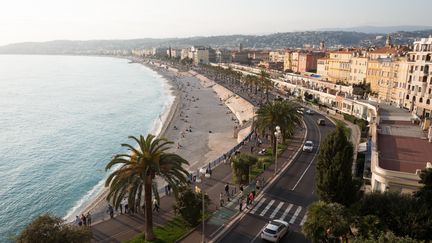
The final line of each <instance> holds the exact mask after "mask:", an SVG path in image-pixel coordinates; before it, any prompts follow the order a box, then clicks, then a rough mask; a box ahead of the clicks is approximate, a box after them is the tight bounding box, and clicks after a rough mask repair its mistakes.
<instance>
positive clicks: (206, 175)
mask: <svg viewBox="0 0 432 243" xmlns="http://www.w3.org/2000/svg"><path fill="white" fill-rule="evenodd" d="M198 172H199V176H198V178H197V180H196V182H197V183H200V182H201V195H202V199H201V200H202V201H201V204H202V219H201V221H202V236H201V242H202V243H204V242H205V221H204V212H205V202H204V200H205V198H204V178H210V174H209V173H207V171H205V169H201V170H199V171H198Z"/></svg>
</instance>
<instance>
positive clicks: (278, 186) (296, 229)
mask: <svg viewBox="0 0 432 243" xmlns="http://www.w3.org/2000/svg"><path fill="white" fill-rule="evenodd" d="M304 118H305V119H304V120H305V123H306V126H307V129H308V133H307V139H306V140H311V141H312V142H313V143H314V150H313V151H312V152H301V153H300V154H299V156H298V158H297V159H296V160H295V161H293V162H292V164H291V165H290V166H289V167H288V169H287V170H286V171H285V172H283V174H282V175H281V176H280V177H279V178H278V179H277V180H276V181H275V183H274V184H273V185H272V186H271V187H270V188H269V190H267V192H266V193H264V195H263V197H262V198H261V200H259V201H257V202H255V207H254V208H253V209H252V210H251V211H250V212H248V214H247V215H246V216H245V217H244V218H242V219H241V220H240V221H239V222H238V223H237V224H236V225H235V226H234V228H233V229H232V230H231V231H230V232H229V233H228V234H227V235H226V236H225V237H223V238H222V239H221V240H220V241H219V242H235V243H243V242H248V243H249V242H262V241H263V240H261V238H260V232H261V229H262V228H263V227H264V225H265V224H266V223H267V222H268V221H269V220H270V219H283V220H285V221H287V222H289V223H290V224H291V225H290V227H291V230H290V232H289V233H288V234H287V235H285V237H283V238H282V239H281V241H280V242H309V241H308V240H307V239H305V237H304V236H303V234H302V233H301V225H303V222H304V220H305V214H306V210H307V206H308V205H309V204H311V203H312V202H314V201H316V200H317V196H316V195H315V193H314V192H315V191H314V190H315V164H316V159H317V156H318V151H319V144H320V142H321V140H322V139H324V138H325V136H326V135H327V134H328V133H329V132H331V130H332V129H334V128H335V126H334V125H333V123H331V122H330V120H328V119H326V118H325V117H324V116H322V115H320V114H316V113H315V114H314V115H306V114H305V115H304ZM319 118H323V119H325V120H326V126H318V125H317V120H318V119H319Z"/></svg>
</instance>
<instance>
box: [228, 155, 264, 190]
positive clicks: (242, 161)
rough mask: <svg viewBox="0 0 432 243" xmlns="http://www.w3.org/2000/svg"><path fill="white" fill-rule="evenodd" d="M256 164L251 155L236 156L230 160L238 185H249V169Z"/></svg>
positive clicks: (254, 157) (254, 158)
mask: <svg viewBox="0 0 432 243" xmlns="http://www.w3.org/2000/svg"><path fill="white" fill-rule="evenodd" d="M257 162H258V159H257V157H256V156H254V155H252V154H237V155H235V156H234V157H232V158H231V165H232V169H233V172H234V173H233V175H235V179H236V182H237V183H238V184H247V183H249V171H250V167H251V166H252V165H254V164H256V163H257Z"/></svg>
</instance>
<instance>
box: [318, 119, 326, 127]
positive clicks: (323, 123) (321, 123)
mask: <svg viewBox="0 0 432 243" xmlns="http://www.w3.org/2000/svg"><path fill="white" fill-rule="evenodd" d="M317 123H318V125H320V126H325V120H324V119H318V121H317Z"/></svg>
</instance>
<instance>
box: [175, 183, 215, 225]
mask: <svg viewBox="0 0 432 243" xmlns="http://www.w3.org/2000/svg"><path fill="white" fill-rule="evenodd" d="M201 193H202V192H199V193H197V192H194V191H192V189H191V188H190V187H182V188H181V189H180V190H179V197H178V200H177V203H176V205H174V210H175V212H176V214H179V215H181V217H182V218H183V219H184V220H185V221H186V222H188V223H189V224H190V225H191V226H196V225H197V224H198V222H199V221H200V219H201V217H202V214H203V213H205V212H202V194H201ZM209 204H210V199H209V197H208V196H207V195H204V208H208V205H209Z"/></svg>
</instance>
